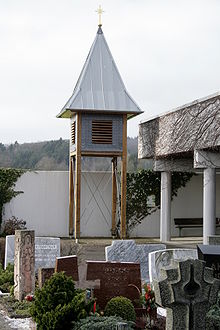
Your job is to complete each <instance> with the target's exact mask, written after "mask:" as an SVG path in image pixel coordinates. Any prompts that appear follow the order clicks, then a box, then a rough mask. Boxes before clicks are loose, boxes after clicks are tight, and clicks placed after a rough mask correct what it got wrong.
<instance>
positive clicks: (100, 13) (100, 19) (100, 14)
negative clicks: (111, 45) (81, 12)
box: [96, 5, 104, 26]
mask: <svg viewBox="0 0 220 330" xmlns="http://www.w3.org/2000/svg"><path fill="white" fill-rule="evenodd" d="M96 12H97V13H98V15H99V26H102V13H104V10H103V9H102V7H101V5H99V8H98V9H97V10H96Z"/></svg>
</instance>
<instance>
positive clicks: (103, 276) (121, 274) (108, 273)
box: [87, 261, 141, 310]
mask: <svg viewBox="0 0 220 330" xmlns="http://www.w3.org/2000/svg"><path fill="white" fill-rule="evenodd" d="M97 279H99V280H100V287H99V288H98V289H97V288H95V289H94V296H95V297H96V298H97V303H98V305H99V307H100V308H101V309H102V310H103V309H104V308H105V306H106V304H107V302H108V301H109V300H110V299H111V298H113V297H116V296H124V297H127V298H129V299H130V300H131V301H132V302H133V303H134V304H135V301H136V300H139V298H140V293H141V273H140V264H137V263H128V262H105V261H87V280H97Z"/></svg>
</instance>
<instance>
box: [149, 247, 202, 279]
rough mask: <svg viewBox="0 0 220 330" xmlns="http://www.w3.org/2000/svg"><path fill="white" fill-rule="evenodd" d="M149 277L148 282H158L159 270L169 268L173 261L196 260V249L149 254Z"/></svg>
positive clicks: (168, 250) (170, 250) (161, 251)
mask: <svg viewBox="0 0 220 330" xmlns="http://www.w3.org/2000/svg"><path fill="white" fill-rule="evenodd" d="M148 258H149V276H150V282H151V283H152V282H153V280H159V278H160V270H161V268H164V267H169V266H171V264H172V262H173V261H184V260H187V259H198V253H197V250H196V249H167V250H160V251H154V252H150V253H149V256H148Z"/></svg>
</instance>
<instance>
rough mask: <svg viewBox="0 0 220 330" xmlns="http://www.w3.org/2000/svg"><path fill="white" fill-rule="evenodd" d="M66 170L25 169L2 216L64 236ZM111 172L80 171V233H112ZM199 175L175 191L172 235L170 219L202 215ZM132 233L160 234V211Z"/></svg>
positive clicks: (219, 188)
mask: <svg viewBox="0 0 220 330" xmlns="http://www.w3.org/2000/svg"><path fill="white" fill-rule="evenodd" d="M68 178H69V176H68V172H59V171H57V172H45V171H38V172H26V173H25V174H23V175H22V177H21V178H19V179H18V181H17V184H16V190H22V191H24V193H23V194H20V195H18V196H17V197H16V198H13V199H12V201H11V202H10V203H9V204H7V205H6V206H5V215H4V217H3V218H4V219H8V218H10V217H11V216H12V215H14V216H16V217H18V218H22V219H23V220H25V221H26V222H27V227H28V229H35V232H36V235H37V236H58V237H67V236H68V234H69V231H68V227H69V224H68V222H69V220H68V201H69V197H68V194H69V192H68V189H69V188H68ZM216 188H217V193H216V196H217V198H218V196H220V175H217V182H216ZM111 189H112V188H111V173H106V172H85V173H82V190H81V236H82V237H88V236H91V237H92V236H96V237H110V236H111V231H110V230H111V203H112V201H111ZM202 194H203V190H202V175H197V176H195V177H193V178H192V179H191V181H190V182H189V183H188V184H187V185H186V187H185V188H181V189H180V190H179V191H178V196H177V197H174V199H173V201H172V211H171V216H172V226H171V227H172V235H173V236H174V235H175V236H176V235H177V236H178V230H176V229H175V228H174V222H173V218H177V217H179V218H180V217H182V218H184V217H202ZM216 205H217V206H216V216H217V217H220V205H219V204H218V203H216ZM183 234H184V235H185V234H186V235H191V236H192V235H202V228H199V229H196V228H193V229H190V230H189V229H184V231H183ZM131 236H134V237H135V236H136V237H159V211H157V212H155V213H154V214H153V215H152V216H148V217H147V218H146V219H145V220H144V221H143V222H142V224H140V225H139V226H138V227H137V228H135V229H134V230H133V232H132V234H131Z"/></svg>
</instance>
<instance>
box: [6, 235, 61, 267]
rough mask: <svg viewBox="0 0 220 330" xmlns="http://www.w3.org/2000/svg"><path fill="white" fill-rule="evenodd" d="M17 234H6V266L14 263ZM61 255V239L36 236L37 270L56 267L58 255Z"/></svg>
mask: <svg viewBox="0 0 220 330" xmlns="http://www.w3.org/2000/svg"><path fill="white" fill-rule="evenodd" d="M14 247H15V236H14V235H9V236H6V248H5V268H6V266H7V264H8V263H9V262H10V263H12V264H13V263H14ZM59 256H60V239H59V238H53V237H35V271H38V269H39V268H54V267H55V262H56V257H59Z"/></svg>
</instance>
